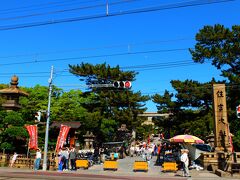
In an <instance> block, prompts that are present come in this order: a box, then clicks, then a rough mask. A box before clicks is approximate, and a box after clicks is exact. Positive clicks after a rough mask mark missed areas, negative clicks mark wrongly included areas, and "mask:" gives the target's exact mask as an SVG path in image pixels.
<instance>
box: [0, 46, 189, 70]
mask: <svg viewBox="0 0 240 180" xmlns="http://www.w3.org/2000/svg"><path fill="white" fill-rule="evenodd" d="M185 50H188V48H178V49H165V50H149V51H135V52H123V53H113V54H102V55H92V56H81V57H69V58H59V59H45V60H34V61H25V62H14V63H5V64H0V67H1V66H10V65H19V64H33V63H43V62H54V61H70V60H77V59H90V58H102V57H114V56H125V55H137V54H149V53H163V52H174V51H185Z"/></svg>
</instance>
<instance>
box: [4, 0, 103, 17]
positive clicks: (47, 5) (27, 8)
mask: <svg viewBox="0 0 240 180" xmlns="http://www.w3.org/2000/svg"><path fill="white" fill-rule="evenodd" d="M74 1H79V0H66V1H61V2H48V3H44V4H35V5H31V6H22V7H17V8H10V9H1V10H0V11H1V13H0V14H1V15H4V14H10V13H18V12H21V13H22V12H27V11H33V10H39V9H43V8H52V7H60V6H66V5H74V4H76V3H71V2H74ZM80 1H81V2H77V3H78V4H84V3H92V2H97V1H100V0H88V1H82V0H80ZM69 3H71V4H69ZM52 5H54V6H52ZM21 9H23V10H21ZM24 9H25V10H24ZM9 11H10V12H9Z"/></svg>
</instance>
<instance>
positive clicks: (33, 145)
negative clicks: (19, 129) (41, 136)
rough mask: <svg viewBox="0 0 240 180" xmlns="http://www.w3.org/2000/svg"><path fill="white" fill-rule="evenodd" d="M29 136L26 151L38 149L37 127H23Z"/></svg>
mask: <svg viewBox="0 0 240 180" xmlns="http://www.w3.org/2000/svg"><path fill="white" fill-rule="evenodd" d="M25 127H26V129H27V131H28V134H29V143H28V149H38V132H37V125H28V126H25Z"/></svg>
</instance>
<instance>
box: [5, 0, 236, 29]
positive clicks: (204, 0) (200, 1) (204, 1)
mask: <svg viewBox="0 0 240 180" xmlns="http://www.w3.org/2000/svg"><path fill="white" fill-rule="evenodd" d="M231 1H235V0H195V1H189V2H181V3H175V4H170V5H161V6H155V7H148V8H141V9H134V10H127V11H121V12H115V13H108V14H96V15H91V16H82V17H74V18H66V19H58V20H48V21H41V22H32V23H25V24H15V25H8V26H0V31H6V30H14V29H22V28H30V27H36V26H45V25H51V24H60V23H68V22H77V21H83V20H91V19H100V18H106V17H114V16H123V15H130V14H137V13H146V12H154V11H160V10H167V9H177V8H185V7H192V6H202V5H208V4H216V3H224V2H231Z"/></svg>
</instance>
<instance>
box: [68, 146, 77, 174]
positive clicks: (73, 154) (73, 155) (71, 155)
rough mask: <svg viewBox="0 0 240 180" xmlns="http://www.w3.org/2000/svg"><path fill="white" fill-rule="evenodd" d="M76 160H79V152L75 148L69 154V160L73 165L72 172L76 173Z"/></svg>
mask: <svg viewBox="0 0 240 180" xmlns="http://www.w3.org/2000/svg"><path fill="white" fill-rule="evenodd" d="M76 158H77V152H76V150H75V148H74V147H72V148H71V150H70V153H69V159H70V164H71V171H73V170H74V171H75V170H77V169H76Z"/></svg>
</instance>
